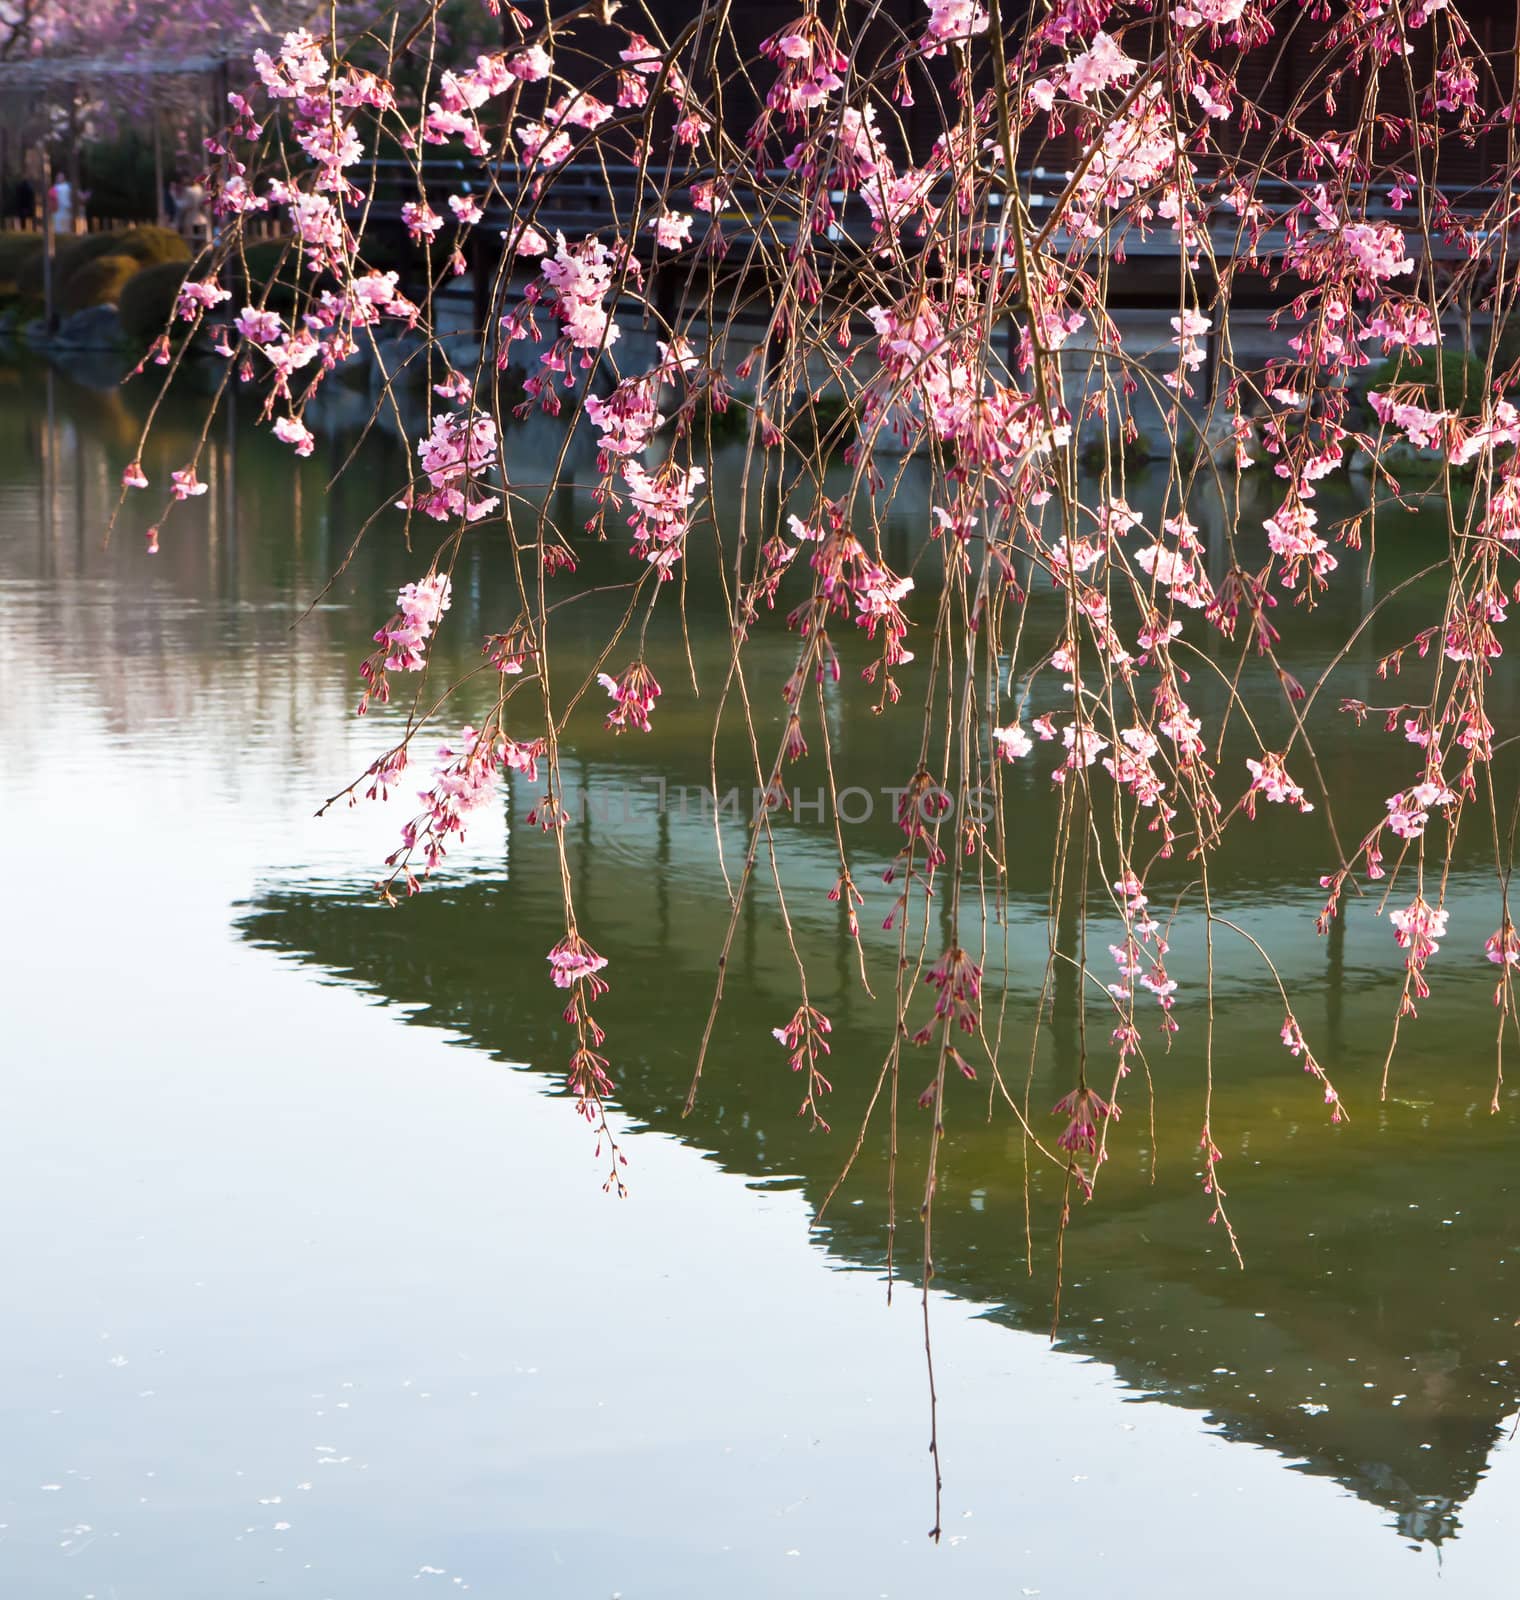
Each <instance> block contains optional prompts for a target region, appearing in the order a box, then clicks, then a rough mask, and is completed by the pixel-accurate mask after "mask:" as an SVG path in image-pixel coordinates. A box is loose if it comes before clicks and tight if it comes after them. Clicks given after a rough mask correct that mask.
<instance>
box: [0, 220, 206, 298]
mask: <svg viewBox="0 0 1520 1600" xmlns="http://www.w3.org/2000/svg"><path fill="white" fill-rule="evenodd" d="M101 256H130V257H131V258H132V260H134V261H135V262H136V263H137V264H138V265H139V266H142V267H146V266H152V265H153V264H154V263H155V262H159V261H188V260H189V259H190V246H189V245H188V244H186V243H185V241H184V240H183V239H182V238H181V237H180V236H179V235H178V234H177V233H176V232H175V231H174V230H173V229H172V228H158V227H154V226H153V225H152V224H151V223H148V224H145V225H144V226H142V227H140V228H118V229H115V230H114V231H113V232H111V233H77V234H70V235H69V236H68V237H66V238H63V239H59V240H58V241H57V243H56V245H55V246H54V249H53V271H54V274H55V276H54V280H53V281H54V282H55V283H59V284H63V283H67V282H68V280H69V279H70V278H71V277H73V275H74V274H75V273H76V272H77V271H78V270H79V269H80V268H81V267H83V266H85V265H86V264H87V263H88V262H91V261H94V260H97V259H98V258H99V257H101ZM16 285H17V287H18V288H19V289H21V291H22V292H23V293H26V294H41V293H42V255H41V252H40V251H39V252H37V253H35V254H34V255H31V256H29V257H28V258H27V259H26V261H24V262H23V263H22V266H21V270H20V271H19V272H18V273H17V274H16Z"/></svg>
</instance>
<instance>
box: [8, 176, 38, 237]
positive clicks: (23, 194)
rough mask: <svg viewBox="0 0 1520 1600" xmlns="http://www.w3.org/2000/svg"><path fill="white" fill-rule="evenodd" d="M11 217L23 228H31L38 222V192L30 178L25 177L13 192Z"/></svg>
mask: <svg viewBox="0 0 1520 1600" xmlns="http://www.w3.org/2000/svg"><path fill="white" fill-rule="evenodd" d="M11 215H12V216H13V217H15V219H16V221H17V222H19V223H20V224H21V226H22V227H23V228H29V227H31V225H32V224H33V223H34V222H35V221H36V220H37V191H36V190H35V189H34V188H33V187H32V180H31V179H30V178H27V177H23V178H22V179H21V181H20V182H19V183H18V184H17V185H16V187H15V189H14V190H13V191H12V193H11Z"/></svg>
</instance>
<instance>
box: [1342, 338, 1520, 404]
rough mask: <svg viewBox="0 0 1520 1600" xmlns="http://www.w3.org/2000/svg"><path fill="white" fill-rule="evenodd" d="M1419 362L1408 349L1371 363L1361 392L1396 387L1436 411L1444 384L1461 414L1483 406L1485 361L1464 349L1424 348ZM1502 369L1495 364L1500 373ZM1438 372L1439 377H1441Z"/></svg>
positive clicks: (1381, 391) (1448, 402) (1447, 394)
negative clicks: (1437, 350)
mask: <svg viewBox="0 0 1520 1600" xmlns="http://www.w3.org/2000/svg"><path fill="white" fill-rule="evenodd" d="M1422 355H1423V359H1422V361H1421V362H1420V364H1419V365H1418V366H1416V365H1415V363H1414V359H1413V357H1412V356H1410V354H1409V352H1408V351H1406V350H1401V351H1400V352H1399V354H1398V355H1396V356H1392V357H1390V358H1389V359H1388V360H1387V361H1383V362H1380V363H1379V364H1378V365H1377V366H1375V367H1369V368H1367V370H1366V373H1365V375H1364V376H1363V379H1362V393H1363V394H1367V393H1369V392H1371V391H1373V390H1376V391H1377V392H1378V393H1379V394H1387V393H1388V391H1389V390H1390V389H1392V388H1395V387H1397V388H1398V390H1399V391H1400V394H1401V395H1406V396H1407V397H1408V398H1410V399H1412V400H1413V401H1414V403H1415V404H1416V405H1420V406H1424V407H1425V409H1426V410H1427V411H1434V410H1435V409H1436V408H1437V406H1438V405H1439V404H1440V398H1439V397H1440V393H1441V387H1442V386H1444V387H1445V390H1446V406H1447V409H1448V410H1450V411H1455V412H1456V413H1457V414H1458V415H1459V416H1474V415H1476V414H1477V412H1478V411H1480V410H1481V409H1482V406H1483V393H1484V387H1485V384H1484V378H1483V370H1484V363H1483V362H1482V361H1480V360H1479V359H1478V357H1477V356H1473V355H1468V354H1467V352H1466V351H1464V350H1443V351H1441V353H1440V355H1439V356H1437V355H1436V353H1435V352H1434V351H1430V350H1426V351H1424V352H1422ZM1498 370H1499V369H1498V368H1497V367H1496V368H1495V371H1496V373H1497V371H1498ZM1438 374H1439V377H1438Z"/></svg>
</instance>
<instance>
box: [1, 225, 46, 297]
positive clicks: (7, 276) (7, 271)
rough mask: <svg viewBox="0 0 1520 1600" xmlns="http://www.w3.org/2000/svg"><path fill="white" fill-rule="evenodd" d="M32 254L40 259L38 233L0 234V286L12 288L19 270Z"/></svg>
mask: <svg viewBox="0 0 1520 1600" xmlns="http://www.w3.org/2000/svg"><path fill="white" fill-rule="evenodd" d="M34 254H35V255H36V256H37V257H38V259H39V260H40V259H41V255H42V235H41V234H40V233H0V284H9V285H11V286H13V287H14V285H15V283H16V279H17V278H18V277H19V276H20V273H21V269H22V268H23V267H24V266H25V265H26V263H27V262H28V261H29V260H31V258H32V256H33V255H34Z"/></svg>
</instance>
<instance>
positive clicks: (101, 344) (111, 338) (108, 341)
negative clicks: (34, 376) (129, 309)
mask: <svg viewBox="0 0 1520 1600" xmlns="http://www.w3.org/2000/svg"><path fill="white" fill-rule="evenodd" d="M52 343H53V344H55V345H62V346H64V347H65V348H67V349H70V350H115V349H118V348H119V347H120V346H121V343H122V331H121V318H120V317H119V316H118V315H117V313H116V307H115V306H90V307H88V308H87V309H86V310H84V311H76V312H75V313H74V315H73V316H72V317H65V318H64V319H63V321H62V322H61V323H60V324H59V325H58V332H57V333H55V334H54V335H53V338H52Z"/></svg>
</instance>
